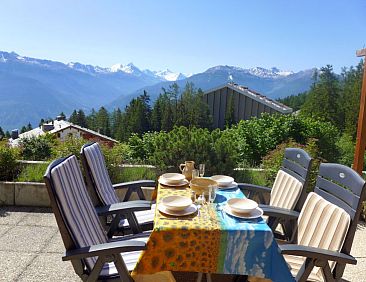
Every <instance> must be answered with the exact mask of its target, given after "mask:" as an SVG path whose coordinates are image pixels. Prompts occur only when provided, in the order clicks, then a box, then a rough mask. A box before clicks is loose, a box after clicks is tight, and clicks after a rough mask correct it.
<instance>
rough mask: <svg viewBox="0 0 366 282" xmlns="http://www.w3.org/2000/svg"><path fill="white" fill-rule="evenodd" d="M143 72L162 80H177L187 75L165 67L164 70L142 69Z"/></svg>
mask: <svg viewBox="0 0 366 282" xmlns="http://www.w3.org/2000/svg"><path fill="white" fill-rule="evenodd" d="M143 72H145V73H146V74H148V75H152V76H155V77H157V78H160V79H161V80H162V81H177V80H182V79H185V78H187V77H188V76H186V75H184V74H183V73H181V72H172V71H171V70H170V69H166V70H164V71H151V70H144V71H143Z"/></svg>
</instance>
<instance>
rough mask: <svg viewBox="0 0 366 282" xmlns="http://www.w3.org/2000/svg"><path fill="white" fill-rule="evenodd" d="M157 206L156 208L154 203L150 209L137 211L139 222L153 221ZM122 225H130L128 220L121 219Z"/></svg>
mask: <svg viewBox="0 0 366 282" xmlns="http://www.w3.org/2000/svg"><path fill="white" fill-rule="evenodd" d="M155 208H156V204H152V205H151V209H150V210H146V211H137V212H135V215H136V218H137V222H138V223H139V224H143V223H149V222H153V221H154V216H155ZM120 225H122V226H124V227H127V226H129V225H128V221H127V220H125V221H121V222H120Z"/></svg>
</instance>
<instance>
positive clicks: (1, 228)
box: [0, 225, 13, 238]
mask: <svg viewBox="0 0 366 282" xmlns="http://www.w3.org/2000/svg"><path fill="white" fill-rule="evenodd" d="M12 228H13V226H11V225H0V236H1V235H3V234H5V233H6V232H8V231H9V230H10V229H12ZM0 238H1V237H0Z"/></svg>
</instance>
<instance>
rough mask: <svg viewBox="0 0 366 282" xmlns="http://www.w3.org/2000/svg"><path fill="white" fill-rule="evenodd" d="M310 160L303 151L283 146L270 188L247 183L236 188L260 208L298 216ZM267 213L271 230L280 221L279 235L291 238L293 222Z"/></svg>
mask: <svg viewBox="0 0 366 282" xmlns="http://www.w3.org/2000/svg"><path fill="white" fill-rule="evenodd" d="M312 161H313V159H312V158H311V157H310V156H309V154H308V153H307V152H305V151H304V150H302V149H299V148H286V150H285V154H284V159H283V161H282V166H281V168H280V170H279V171H278V173H277V176H276V179H275V181H274V184H273V186H272V188H268V187H263V186H259V185H253V184H248V183H240V184H239V188H240V189H241V190H242V191H243V192H244V194H245V195H246V196H247V197H248V198H250V199H255V200H259V203H260V204H261V207H262V208H263V207H265V206H264V205H268V206H270V207H273V208H275V209H282V210H284V211H287V212H288V213H290V214H292V213H293V214H295V215H298V213H299V211H300V210H301V208H302V206H303V204H304V202H305V198H306V188H307V185H308V181H309V177H310V170H311V164H312ZM268 198H269V200H268ZM267 211H268V209H267ZM266 216H267V223H268V225H269V226H270V227H271V228H272V230H274V231H275V230H276V228H278V225H279V224H280V225H281V227H282V230H283V234H282V235H283V236H281V237H282V238H286V239H289V238H291V237H292V231H293V227H294V222H293V221H291V220H288V219H285V218H281V219H279V218H276V217H271V216H270V213H267V214H266ZM276 235H279V234H278V233H276Z"/></svg>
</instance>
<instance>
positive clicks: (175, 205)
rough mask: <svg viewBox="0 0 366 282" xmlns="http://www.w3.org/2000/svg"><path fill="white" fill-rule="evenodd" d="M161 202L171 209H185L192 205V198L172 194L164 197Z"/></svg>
mask: <svg viewBox="0 0 366 282" xmlns="http://www.w3.org/2000/svg"><path fill="white" fill-rule="evenodd" d="M161 203H162V204H163V205H164V206H166V207H167V208H168V209H170V210H173V211H183V210H185V209H187V208H188V207H189V206H190V205H192V200H191V198H188V197H184V196H179V195H171V196H167V197H164V198H162V199H161Z"/></svg>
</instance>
